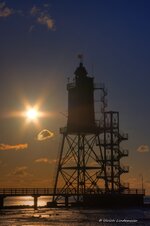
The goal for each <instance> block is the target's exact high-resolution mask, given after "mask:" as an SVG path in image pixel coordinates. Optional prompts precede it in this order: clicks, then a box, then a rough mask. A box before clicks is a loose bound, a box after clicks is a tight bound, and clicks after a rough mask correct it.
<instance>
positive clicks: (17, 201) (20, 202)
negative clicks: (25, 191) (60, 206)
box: [4, 196, 51, 206]
mask: <svg viewBox="0 0 150 226" xmlns="http://www.w3.org/2000/svg"><path fill="white" fill-rule="evenodd" d="M50 200H51V197H45V196H41V197H39V198H38V206H45V205H46V203H47V202H49V201H50ZM4 205H5V206H33V205H34V198H33V197H31V196H20V197H6V198H5V200H4Z"/></svg>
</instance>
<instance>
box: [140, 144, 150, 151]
mask: <svg viewBox="0 0 150 226" xmlns="http://www.w3.org/2000/svg"><path fill="white" fill-rule="evenodd" d="M137 151H138V152H140V153H145V152H149V151H150V148H149V146H148V145H141V146H139V147H138V149H137Z"/></svg>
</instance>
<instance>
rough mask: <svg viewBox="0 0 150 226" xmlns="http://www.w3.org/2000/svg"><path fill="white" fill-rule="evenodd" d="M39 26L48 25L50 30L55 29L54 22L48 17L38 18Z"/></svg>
mask: <svg viewBox="0 0 150 226" xmlns="http://www.w3.org/2000/svg"><path fill="white" fill-rule="evenodd" d="M37 22H38V23H39V24H43V25H46V26H47V28H48V29H49V30H51V29H53V28H54V20H53V19H52V18H50V17H49V16H48V15H41V16H39V17H38V18H37Z"/></svg>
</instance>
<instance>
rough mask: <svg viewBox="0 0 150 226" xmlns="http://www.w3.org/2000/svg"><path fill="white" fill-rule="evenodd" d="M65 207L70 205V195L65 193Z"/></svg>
mask: <svg viewBox="0 0 150 226" xmlns="http://www.w3.org/2000/svg"><path fill="white" fill-rule="evenodd" d="M65 207H68V195H65Z"/></svg>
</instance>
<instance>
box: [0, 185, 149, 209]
mask: <svg viewBox="0 0 150 226" xmlns="http://www.w3.org/2000/svg"><path fill="white" fill-rule="evenodd" d="M105 193H106V191H105V190H103V189H89V188H87V189H86V190H85V192H84V194H83V192H82V191H79V193H78V194H77V192H76V190H75V189H69V188H68V189H66V190H65V191H64V190H63V192H62V188H57V189H56V191H55V194H54V188H0V208H3V207H4V199H5V198H6V197H15V196H32V197H33V198H34V208H35V209H36V208H37V203H38V198H39V197H40V196H54V195H55V196H57V195H59V196H62V197H64V198H66V199H68V197H69V196H78V195H79V196H82V195H92V194H93V195H94V194H105ZM121 193H122V194H141V195H144V194H145V190H142V189H127V190H124V191H123V192H121Z"/></svg>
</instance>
